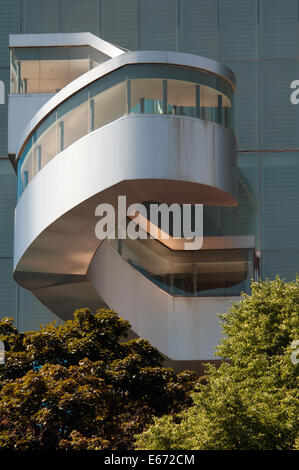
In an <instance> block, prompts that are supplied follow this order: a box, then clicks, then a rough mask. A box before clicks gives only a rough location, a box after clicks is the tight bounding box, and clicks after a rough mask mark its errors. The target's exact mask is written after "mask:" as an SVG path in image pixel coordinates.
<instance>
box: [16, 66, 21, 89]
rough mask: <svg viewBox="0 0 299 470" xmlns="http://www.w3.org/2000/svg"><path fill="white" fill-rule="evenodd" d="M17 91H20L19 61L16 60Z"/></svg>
mask: <svg viewBox="0 0 299 470" xmlns="http://www.w3.org/2000/svg"><path fill="white" fill-rule="evenodd" d="M17 93H21V62H20V61H18V62H17Z"/></svg>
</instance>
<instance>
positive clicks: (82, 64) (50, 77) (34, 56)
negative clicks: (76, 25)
mask: <svg viewBox="0 0 299 470" xmlns="http://www.w3.org/2000/svg"><path fill="white" fill-rule="evenodd" d="M106 59H107V57H106V56H105V55H104V54H102V53H101V52H98V51H96V50H95V49H93V48H92V47H89V46H77V47H40V48H35V47H29V48H26V47H21V48H12V49H11V66H10V70H11V93H56V92H57V91H59V90H61V89H62V88H63V87H65V86H66V85H67V84H68V83H70V82H71V81H73V80H75V79H76V78H78V77H79V76H80V75H82V74H84V73H85V72H88V70H90V69H92V68H93V67H95V66H96V65H98V64H100V63H102V62H103V61H104V60H106Z"/></svg>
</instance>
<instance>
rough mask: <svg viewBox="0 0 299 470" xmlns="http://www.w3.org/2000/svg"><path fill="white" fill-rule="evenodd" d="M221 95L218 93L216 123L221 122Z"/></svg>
mask: <svg viewBox="0 0 299 470" xmlns="http://www.w3.org/2000/svg"><path fill="white" fill-rule="evenodd" d="M222 109H223V108H222V95H218V113H217V114H218V115H217V122H218V124H223V118H222Z"/></svg>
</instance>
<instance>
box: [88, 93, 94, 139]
mask: <svg viewBox="0 0 299 470" xmlns="http://www.w3.org/2000/svg"><path fill="white" fill-rule="evenodd" d="M92 131H94V99H91V100H90V101H89V132H92Z"/></svg>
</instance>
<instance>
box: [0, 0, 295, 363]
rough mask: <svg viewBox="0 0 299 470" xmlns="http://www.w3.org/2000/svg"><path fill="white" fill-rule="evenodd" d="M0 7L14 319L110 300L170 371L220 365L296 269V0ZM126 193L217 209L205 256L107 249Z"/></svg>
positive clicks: (6, 279) (5, 275)
mask: <svg viewBox="0 0 299 470" xmlns="http://www.w3.org/2000/svg"><path fill="white" fill-rule="evenodd" d="M0 7H1V15H0V25H1V33H2V35H1V38H0V40H1V42H0V47H1V49H0V51H1V53H0V60H1V62H0V80H2V82H3V84H4V85H5V103H4V104H2V105H0V114H1V116H3V119H2V120H1V129H0V132H1V134H0V139H1V140H0V148H1V154H2V155H3V156H1V161H0V185H1V186H0V192H1V200H0V205H1V212H0V217H1V219H0V238H1V240H2V242H1V244H0V279H1V285H0V289H1V293H2V292H3V293H2V294H1V295H0V312H1V315H7V314H9V315H15V318H16V321H17V325H18V327H19V328H20V329H30V328H34V327H37V326H38V324H39V323H45V322H47V321H50V320H52V319H56V320H58V321H63V320H65V319H66V318H70V316H71V314H72V311H73V310H74V309H75V308H78V307H81V306H88V307H90V308H92V309H94V308H96V307H99V306H101V305H107V306H109V307H111V308H114V309H115V310H116V311H118V312H119V314H120V315H121V316H122V317H124V318H126V319H128V320H129V321H130V322H131V325H132V329H133V332H134V333H135V334H137V335H140V336H143V337H145V338H147V339H149V341H150V342H151V343H152V344H153V345H155V346H157V347H158V348H159V350H160V351H161V352H162V353H163V354H164V355H165V356H167V357H168V358H169V359H170V360H175V361H205V360H212V359H213V358H215V357H214V355H213V352H214V348H215V345H216V344H217V342H218V341H219V338H220V327H219V319H218V313H222V312H225V311H226V310H227V308H228V307H229V306H230V305H231V303H232V302H234V301H236V300H238V298H239V296H240V293H241V291H245V292H249V291H250V279H252V278H257V277H259V276H261V277H262V278H266V277H270V278H273V277H274V276H275V275H276V274H280V275H281V277H283V278H286V279H288V280H291V279H293V278H294V277H295V275H296V273H297V271H299V269H298V262H299V236H298V235H299V224H298V209H297V200H298V196H299V187H298V183H297V180H298V176H299V153H298V152H299V143H298V142H297V140H298V139H299V137H298V133H297V132H296V129H297V128H298V117H299V116H298V109H299V108H297V107H296V106H295V105H293V104H292V103H291V101H290V94H291V91H292V90H291V89H290V83H291V82H292V81H293V80H296V79H297V78H298V79H299V70H298V58H299V50H298V49H299V41H298V38H299V27H298V26H299V22H298V18H299V15H298V11H299V10H298V1H297V0H294V1H293V0H287V1H286V2H279V1H278V0H271V1H270V0H246V1H242V2H240V1H237V0H160V1H158V0H150V1H148V0H88V1H86V0H84V1H83V0H82V1H81V0H72V1H70V0H56V1H53V2H51V3H49V2H46V1H41V0H39V1H37V0H23V1H21V0H12V1H6V0H4V1H2V2H1V5H0ZM2 23H3V25H2ZM8 51H9V54H8ZM2 64H3V67H2ZM0 103H1V100H0ZM7 126H8V136H7V139H6V132H7ZM119 195H122V196H126V198H127V203H128V204H131V203H143V204H145V205H147V207H151V206H152V205H153V204H155V203H161V202H164V203H167V204H172V203H179V204H181V205H182V204H192V205H194V204H196V203H200V204H203V230H204V233H203V236H204V237H203V246H202V248H201V249H200V250H182V241H183V240H177V239H173V238H171V240H170V242H165V241H163V240H161V239H159V240H157V239H146V240H142V239H137V240H131V239H122V238H121V237H119V239H116V240H112V239H105V240H99V239H98V238H97V237H96V235H95V225H96V222H97V218H96V215H95V210H96V207H97V206H98V205H99V204H101V203H106V204H107V203H110V204H112V205H113V206H114V207H116V206H117V197H118V196H119ZM14 208H15V219H14V220H15V229H14V234H15V235H14V240H15V241H14V255H13V253H12V250H13V248H12V245H13V211H14ZM127 223H129V219H127V218H126V219H125V220H120V219H118V220H116V225H119V224H122V225H124V224H127ZM13 276H14V279H15V280H16V281H17V284H16V283H15V281H14V280H13ZM184 365H185V362H184V363H182V366H184Z"/></svg>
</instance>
